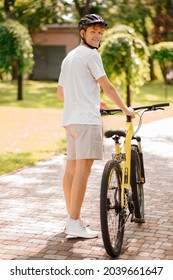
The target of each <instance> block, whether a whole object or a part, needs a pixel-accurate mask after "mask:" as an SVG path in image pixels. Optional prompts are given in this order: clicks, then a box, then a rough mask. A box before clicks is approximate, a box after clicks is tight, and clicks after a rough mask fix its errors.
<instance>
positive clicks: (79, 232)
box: [65, 218, 98, 238]
mask: <svg viewBox="0 0 173 280" xmlns="http://www.w3.org/2000/svg"><path fill="white" fill-rule="evenodd" d="M65 233H66V234H67V235H70V236H75V237H82V238H96V237H98V233H97V232H95V231H92V230H90V229H88V228H86V227H85V226H84V224H83V223H82V222H81V220H80V219H77V220H74V219H71V218H70V219H69V222H68V224H67V227H66V229H65Z"/></svg>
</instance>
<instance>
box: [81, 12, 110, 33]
mask: <svg viewBox="0 0 173 280" xmlns="http://www.w3.org/2000/svg"><path fill="white" fill-rule="evenodd" d="M94 24H100V25H102V26H103V27H105V28H106V27H107V23H106V22H105V21H104V19H103V18H102V17H100V16H98V15H96V14H89V15H86V16H84V17H83V18H81V20H80V21H79V24H78V25H79V30H81V29H84V28H85V27H87V26H89V25H94Z"/></svg>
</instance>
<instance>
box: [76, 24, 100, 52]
mask: <svg viewBox="0 0 173 280" xmlns="http://www.w3.org/2000/svg"><path fill="white" fill-rule="evenodd" d="M104 33H105V28H104V27H102V26H99V25H91V26H88V27H87V29H86V30H81V36H82V37H83V38H84V39H85V40H86V42H87V43H88V44H89V45H91V46H93V47H95V48H98V47H99V45H100V42H101V39H102V37H103V35H104Z"/></svg>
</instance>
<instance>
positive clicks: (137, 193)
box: [131, 145, 145, 223]
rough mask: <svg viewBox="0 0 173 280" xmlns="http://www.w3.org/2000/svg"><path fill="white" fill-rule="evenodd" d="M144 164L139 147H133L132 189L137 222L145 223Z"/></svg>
mask: <svg viewBox="0 0 173 280" xmlns="http://www.w3.org/2000/svg"><path fill="white" fill-rule="evenodd" d="M142 169H143V162H141V157H140V153H139V150H138V147H137V146H135V145H132V151H131V189H132V194H133V203H134V212H135V219H134V220H135V222H136V223H144V222H145V220H144V188H143V182H142V177H143V176H142V173H143V171H142Z"/></svg>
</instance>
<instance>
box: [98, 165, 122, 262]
mask: <svg viewBox="0 0 173 280" xmlns="http://www.w3.org/2000/svg"><path fill="white" fill-rule="evenodd" d="M121 180H122V172H121V168H120V166H119V164H118V163H117V162H116V161H114V160H110V161H108V162H107V163H106V165H105V168H104V170H103V175H102V181H101V192H100V218H101V231H102V238H103V243H104V247H105V250H106V252H107V253H108V255H110V256H112V257H117V256H118V255H119V254H120V252H121V247H122V243H123V238H124V227H125V215H124V212H123V210H121Z"/></svg>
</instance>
